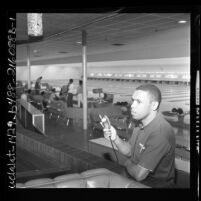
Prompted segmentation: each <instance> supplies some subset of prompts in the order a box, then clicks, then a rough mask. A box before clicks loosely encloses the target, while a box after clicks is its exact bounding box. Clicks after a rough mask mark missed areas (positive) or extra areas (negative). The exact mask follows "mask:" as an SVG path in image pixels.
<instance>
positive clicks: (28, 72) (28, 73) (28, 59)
mask: <svg viewBox="0 0 201 201" xmlns="http://www.w3.org/2000/svg"><path fill="white" fill-rule="evenodd" d="M27 82H28V89H30V88H31V66H30V46H29V44H27Z"/></svg>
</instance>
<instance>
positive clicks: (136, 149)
mask: <svg viewBox="0 0 201 201" xmlns="http://www.w3.org/2000/svg"><path fill="white" fill-rule="evenodd" d="M160 103H161V92H160V90H159V89H158V88H157V87H156V86H155V85H151V84H145V85H141V86H139V87H137V88H136V90H135V92H134V93H133V95H132V104H131V115H132V118H133V119H134V120H137V122H138V125H136V127H135V128H134V130H133V133H132V136H131V138H130V139H129V141H123V140H122V139H121V138H120V137H119V136H118V135H117V131H116V130H115V128H114V127H113V126H111V127H110V128H104V129H103V132H104V136H105V138H106V139H108V140H109V138H110V139H111V140H112V142H113V143H114V144H115V145H116V147H117V148H118V151H119V152H121V153H122V154H123V155H125V156H127V159H128V160H127V161H126V162H125V164H124V166H125V172H124V173H125V174H126V175H127V176H128V177H130V178H132V179H134V180H137V181H139V182H141V183H143V184H145V185H147V186H151V187H155V188H172V187H174V178H175V146H176V142H175V134H174V131H173V129H172V127H171V126H170V124H169V123H168V122H167V121H166V120H165V119H164V118H163V116H162V115H161V114H160V113H159V112H158V111H159V106H160Z"/></svg>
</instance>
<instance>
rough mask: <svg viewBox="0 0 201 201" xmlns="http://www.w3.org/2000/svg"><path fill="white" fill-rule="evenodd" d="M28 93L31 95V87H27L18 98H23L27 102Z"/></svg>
mask: <svg viewBox="0 0 201 201" xmlns="http://www.w3.org/2000/svg"><path fill="white" fill-rule="evenodd" d="M30 95H31V89H28V90H27V91H26V92H24V93H22V94H21V97H20V98H21V99H22V100H25V101H27V102H29V101H30Z"/></svg>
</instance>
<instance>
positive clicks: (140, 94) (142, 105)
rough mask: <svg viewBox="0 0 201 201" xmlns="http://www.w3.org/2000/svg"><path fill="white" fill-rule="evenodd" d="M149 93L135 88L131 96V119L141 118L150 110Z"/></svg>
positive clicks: (147, 114)
mask: <svg viewBox="0 0 201 201" xmlns="http://www.w3.org/2000/svg"><path fill="white" fill-rule="evenodd" d="M150 98H151V97H150V95H149V93H148V92H146V91H142V90H137V91H135V92H134V94H133V96H132V101H133V102H132V104H131V115H132V117H133V119H136V120H143V119H145V118H146V117H147V116H149V114H150V113H151V112H152V103H151V100H150Z"/></svg>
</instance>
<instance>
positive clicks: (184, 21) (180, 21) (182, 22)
mask: <svg viewBox="0 0 201 201" xmlns="http://www.w3.org/2000/svg"><path fill="white" fill-rule="evenodd" d="M178 23H179V24H184V23H186V20H179V21H178Z"/></svg>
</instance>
